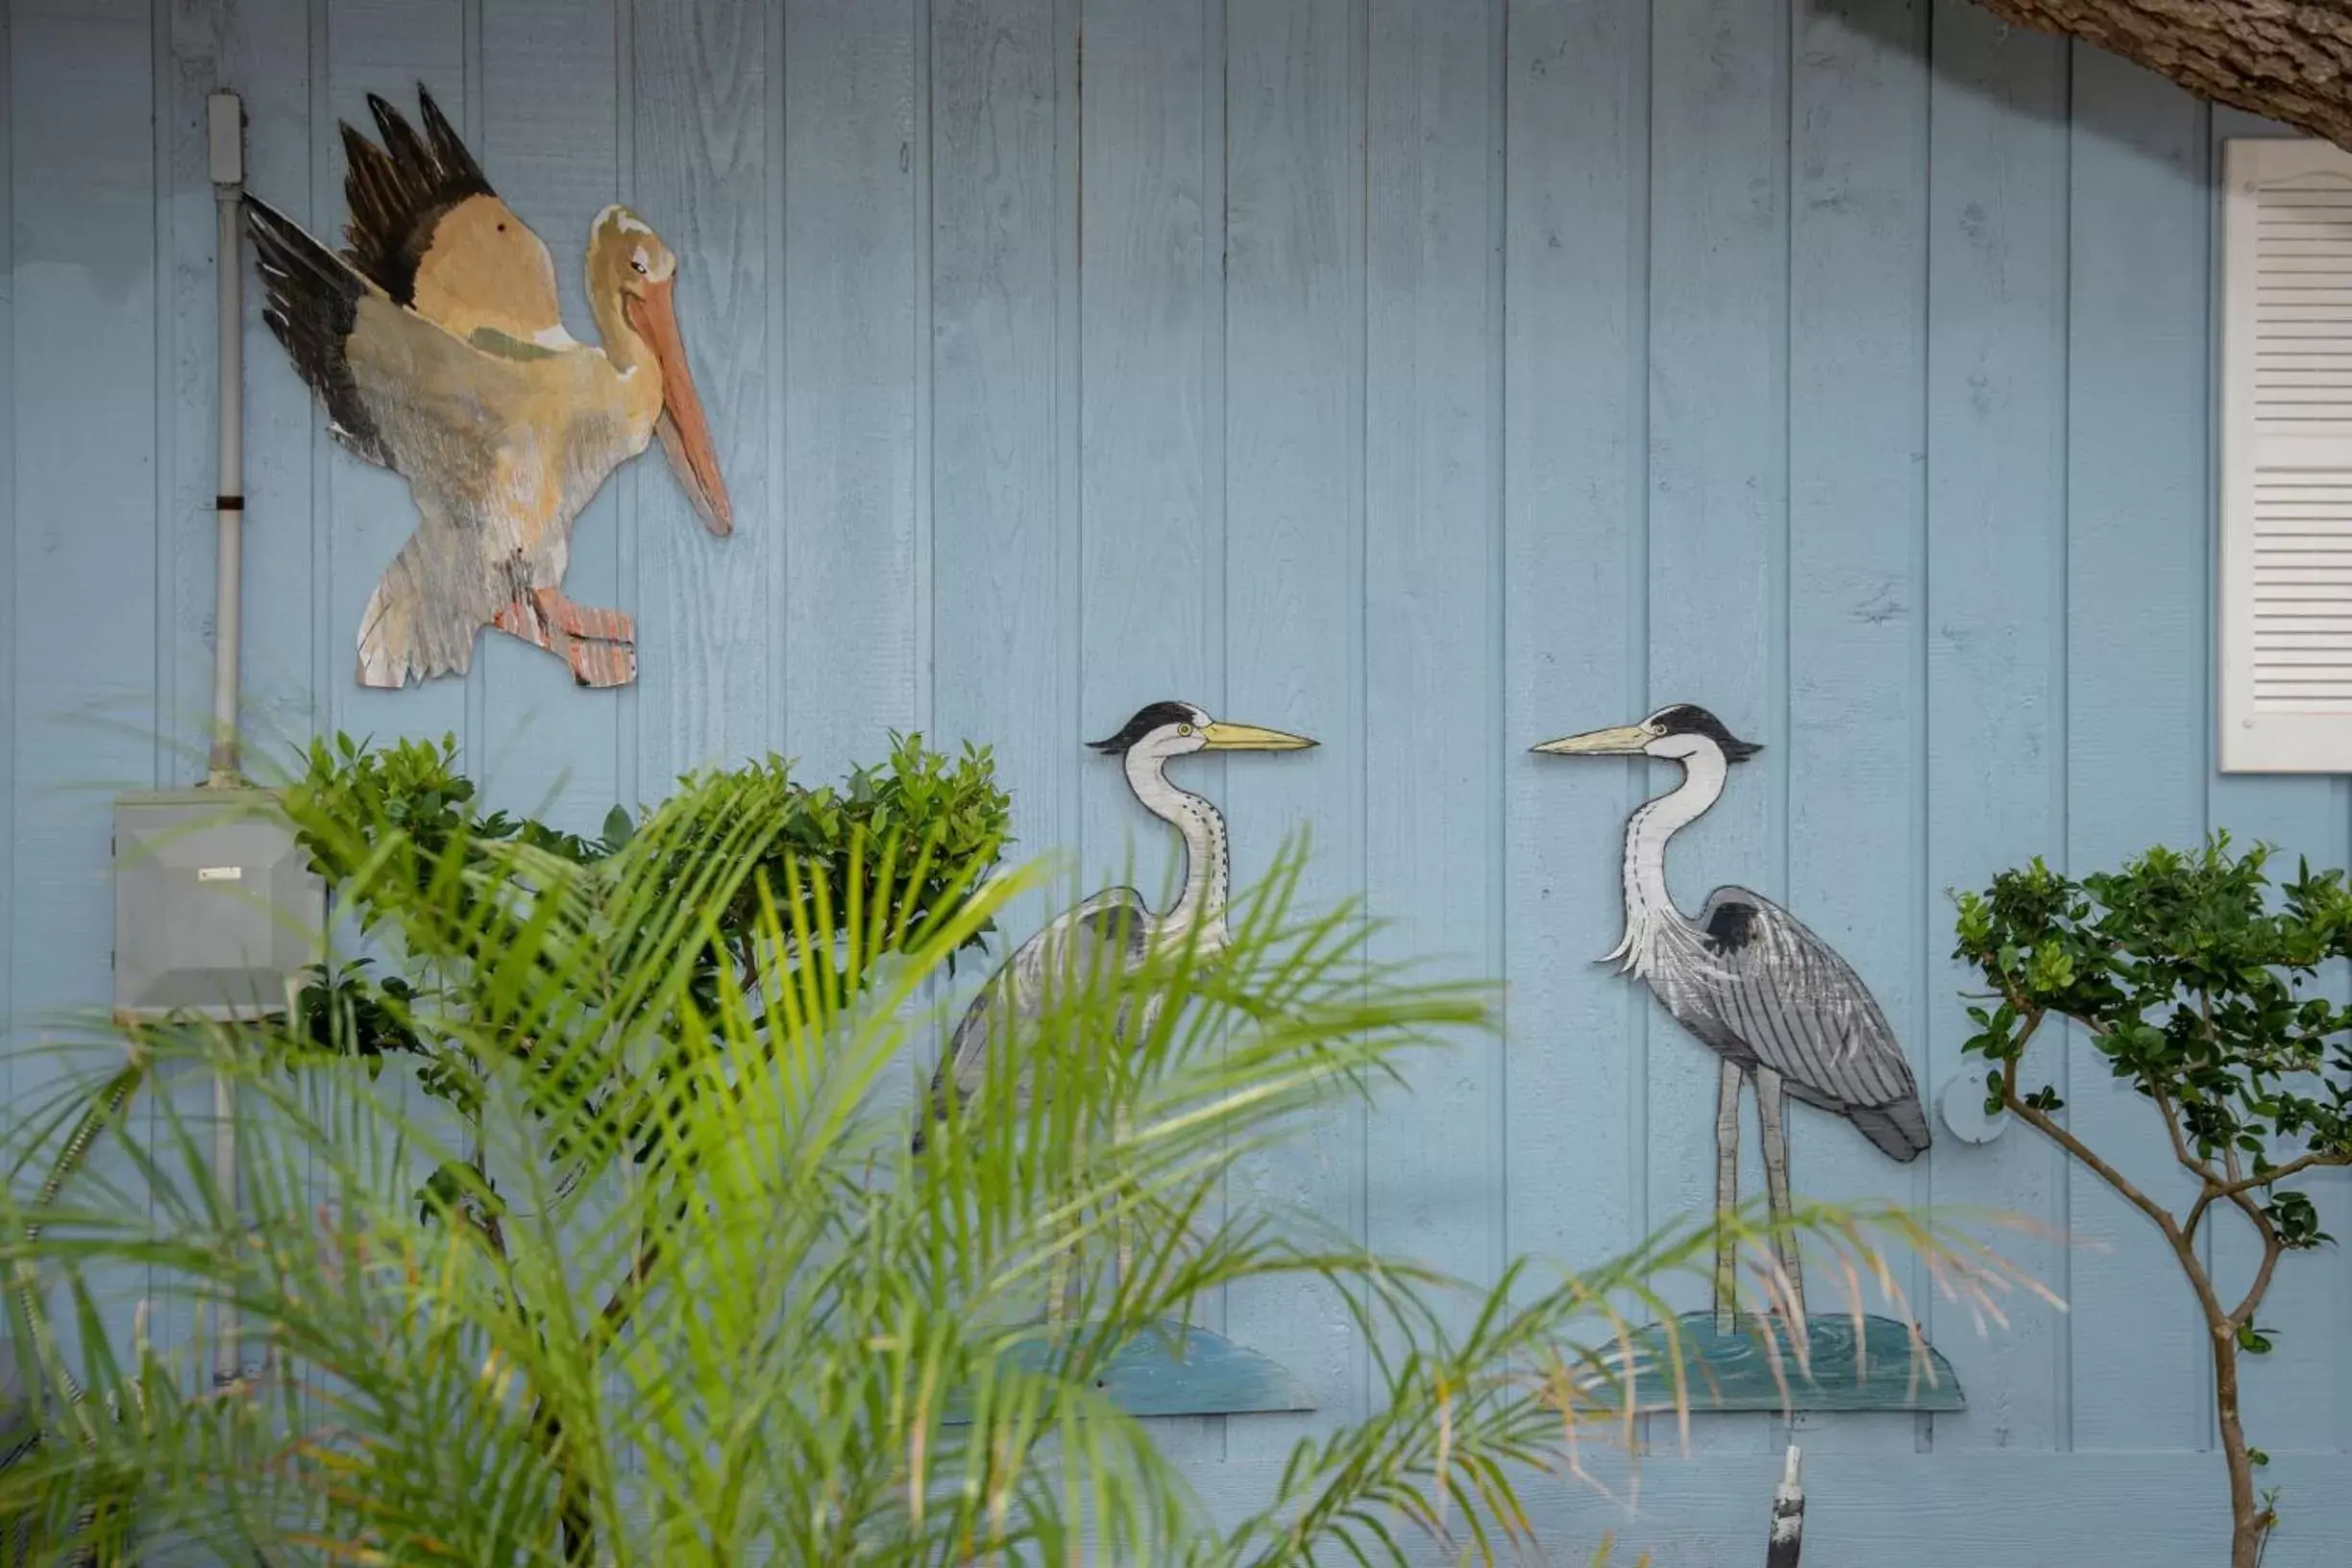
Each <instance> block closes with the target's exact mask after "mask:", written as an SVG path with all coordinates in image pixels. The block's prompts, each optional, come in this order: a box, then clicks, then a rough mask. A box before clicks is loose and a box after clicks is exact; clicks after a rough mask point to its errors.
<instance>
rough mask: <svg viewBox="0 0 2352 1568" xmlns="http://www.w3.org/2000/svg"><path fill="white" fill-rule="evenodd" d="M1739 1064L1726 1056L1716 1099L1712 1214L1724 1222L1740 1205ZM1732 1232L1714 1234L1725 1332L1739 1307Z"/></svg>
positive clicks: (1719, 1320) (1718, 1323)
mask: <svg viewBox="0 0 2352 1568" xmlns="http://www.w3.org/2000/svg"><path fill="white" fill-rule="evenodd" d="M1745 1076H1746V1074H1744V1073H1743V1072H1741V1070H1740V1066H1739V1064H1738V1063H1736V1062H1733V1061H1731V1060H1730V1059H1729V1058H1726V1059H1725V1061H1724V1065H1723V1078H1722V1080H1721V1082H1720V1084H1719V1086H1718V1088H1717V1090H1716V1099H1715V1215H1716V1219H1717V1222H1718V1223H1719V1224H1723V1223H1725V1222H1727V1220H1728V1219H1729V1217H1730V1213H1731V1211H1732V1210H1734V1209H1736V1208H1738V1207H1739V1102H1740V1080H1741V1079H1742V1078H1744V1077H1745ZM1736 1262H1737V1258H1736V1255H1735V1253H1734V1251H1733V1248H1732V1242H1731V1235H1730V1232H1729V1230H1728V1229H1725V1230H1723V1231H1721V1232H1719V1233H1718V1234H1717V1236H1716V1237H1715V1327H1716V1329H1717V1330H1718V1331H1719V1332H1721V1333H1724V1334H1729V1333H1730V1332H1731V1330H1732V1328H1733V1314H1734V1312H1735V1311H1736V1310H1737V1309H1738V1306H1739V1277H1738V1275H1737V1273H1736V1272H1735V1271H1734V1270H1735V1266H1736Z"/></svg>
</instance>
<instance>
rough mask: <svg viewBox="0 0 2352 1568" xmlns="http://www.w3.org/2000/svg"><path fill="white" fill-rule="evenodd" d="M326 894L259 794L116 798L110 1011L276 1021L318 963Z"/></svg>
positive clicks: (266, 796)
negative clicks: (292, 988) (293, 988)
mask: <svg viewBox="0 0 2352 1568" xmlns="http://www.w3.org/2000/svg"><path fill="white" fill-rule="evenodd" d="M326 924H327V890H326V886H325V884H324V883H322V882H321V881H320V880H319V878H318V877H317V875H316V874H315V873H313V872H312V871H311V870H310V866H309V857H308V856H307V855H306V854H305V853H304V851H303V849H302V847H301V846H300V845H297V844H296V843H295V842H294V829H293V824H292V823H290V822H288V821H286V818H285V814H284V813H283V811H282V810H281V809H280V807H279V803H278V797H277V796H276V795H275V794H273V793H272V792H270V791H267V790H241V789H202V790H167V791H161V792H159V793H156V794H152V795H126V796H119V797H118V798H117V799H116V800H115V802H114V1010H115V1012H116V1014H117V1015H118V1016H121V1017H135V1018H155V1017H166V1016H169V1015H173V1014H178V1015H181V1016H183V1017H205V1018H240V1017H257V1016H259V1015H261V1014H264V1013H281V1012H283V1011H284V1010H285V1007H286V993H287V988H288V987H289V985H291V984H293V983H295V982H296V981H297V980H298V978H299V976H300V974H301V971H302V970H303V969H304V968H307V967H308V966H310V965H312V964H315V963H317V962H318V961H319V955H320V952H321V950H322V943H323V940H324V938H323V933H324V932H325V930H326Z"/></svg>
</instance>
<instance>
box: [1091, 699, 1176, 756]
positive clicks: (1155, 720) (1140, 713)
mask: <svg viewBox="0 0 2352 1568" xmlns="http://www.w3.org/2000/svg"><path fill="white" fill-rule="evenodd" d="M1199 722H1200V710H1199V709H1197V708H1195V707H1193V706H1192V704H1191V703H1189V702H1152V703H1148V704H1146V705H1145V706H1143V707H1140V708H1138V709H1136V716H1135V717H1134V718H1133V719H1130V720H1128V721H1127V723H1126V726H1125V727H1124V728H1122V729H1121V730H1120V731H1119V732H1118V733H1117V734H1116V735H1114V736H1112V737H1111V738H1110V739H1108V740H1102V741H1089V742H1087V745H1089V746H1090V747H1093V748H1094V749H1095V750H1097V751H1104V752H1119V751H1124V750H1126V749H1127V748H1128V747H1131V746H1133V745H1135V744H1136V742H1138V741H1139V740H1141V739H1142V738H1143V737H1144V736H1146V735H1149V734H1150V733H1151V732H1152V731H1153V730H1155V729H1164V728H1166V727H1167V726H1168V725H1169V724H1191V723H1199Z"/></svg>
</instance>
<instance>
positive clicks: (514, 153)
mask: <svg viewBox="0 0 2352 1568" xmlns="http://www.w3.org/2000/svg"><path fill="white" fill-rule="evenodd" d="M618 54H619V40H618V37H616V29H615V25H614V15H613V0H481V112H480V116H479V117H480V122H481V126H482V137H481V140H482V145H481V146H480V147H478V148H477V149H476V156H477V157H478V158H479V159H481V161H482V166H483V168H484V169H485V170H486V171H487V172H488V174H489V176H490V183H491V184H492V185H494V186H496V187H497V189H498V193H499V194H500V195H501V196H502V197H504V198H505V200H506V204H507V205H508V206H509V207H511V208H514V209H515V211H516V212H517V213H518V214H519V215H520V216H521V217H522V219H523V221H524V222H525V223H527V224H529V225H530V227H531V228H532V230H533V231H534V232H536V233H537V234H538V235H539V237H540V239H541V240H543V241H545V242H546V244H547V247H548V251H549V254H550V255H551V256H552V257H553V258H554V261H555V282H556V288H557V291H558V296H559V298H560V299H561V301H562V304H563V317H564V325H565V326H566V327H567V328H568V329H570V331H572V333H573V335H575V336H576V337H578V338H580V339H581V340H582V341H592V340H593V339H594V338H595V335H596V331H595V323H594V321H593V320H592V319H591V318H590V317H589V314H588V300H587V290H586V281H585V266H584V258H585V257H586V254H587V244H588V233H589V229H590V226H591V225H593V224H594V223H595V221H596V217H597V214H598V213H599V212H600V211H602V210H603V209H604V208H605V207H607V206H608V205H610V204H611V203H612V202H613V201H615V200H617V199H618V197H619V195H620V166H619V164H620V153H619V135H620V133H619V126H618V122H617V117H616V114H615V107H614V90H613V88H614V84H615V80H616V77H617V74H618V71H619V60H618ZM692 286H693V284H692V282H691V281H689V282H686V283H685V284H683V285H682V287H681V292H684V291H685V290H686V289H690V288H691V287H692ZM687 347H688V351H689V352H690V353H695V352H697V351H698V350H700V348H701V347H702V345H701V343H700V342H699V341H690V342H689V343H688V345H687ZM697 368H698V369H699V368H700V367H699V364H698V365H697ZM639 462H640V463H641V464H643V465H646V466H650V467H651V468H653V469H655V470H656V471H660V470H662V468H663V466H664V463H663V458H662V455H661V448H660V444H659V443H658V442H656V443H655V444H654V445H653V446H652V447H650V448H649V449H648V450H647V453H646V455H645V456H644V457H643V458H641V459H639ZM730 478H731V476H730ZM619 481H620V474H619V473H618V472H616V474H615V475H614V477H613V478H611V479H607V480H606V481H605V484H604V487H603V488H602V489H601V490H600V491H599V492H598V493H597V496H596V499H595V500H593V501H592V502H589V503H588V506H587V508H586V509H585V510H584V511H582V512H581V513H580V515H579V517H578V518H577V519H576V521H575V522H574V524H573V526H572V559H571V565H570V567H569V568H568V569H567V570H566V571H565V573H564V592H565V593H567V594H569V595H570V596H571V597H572V598H573V599H574V600H576V601H577V602H579V603H581V604H587V605H592V606H597V607H600V608H601V607H611V608H617V609H621V610H625V611H626V612H628V613H629V614H631V615H640V610H641V606H640V605H638V604H637V603H636V602H635V600H634V596H633V593H632V592H629V591H625V590H624V588H623V586H622V584H621V582H620V574H619V561H620V490H621V484H620V482H619ZM630 588H631V589H632V590H633V588H634V585H633V584H632V585H630ZM638 633H639V636H640V638H641V639H645V638H646V637H647V628H646V626H645V624H644V621H643V618H642V616H641V615H640V619H639V623H638ZM639 651H640V659H641V661H642V660H644V659H657V660H658V659H666V658H671V657H674V655H675V652H676V641H675V639H674V637H672V636H669V635H667V634H666V632H664V631H663V630H660V629H657V630H656V632H655V634H654V635H653V637H652V638H651V639H650V640H649V641H646V642H645V643H644V646H642V647H641V649H640V650H639ZM477 657H478V658H479V659H480V660H481V662H482V672H483V694H482V713H483V720H484V723H483V730H482V734H481V735H480V737H479V738H478V742H477V747H476V748H477V750H478V752H479V753H480V754H479V755H478V757H477V758H476V767H477V769H478V774H477V776H478V777H479V778H480V779H481V780H482V782H483V784H484V787H485V790H486V791H487V793H488V795H489V797H490V798H491V799H492V800H494V801H495V802H497V803H498V804H499V805H502V806H505V807H508V808H510V809H513V810H518V811H526V812H530V813H533V814H534V815H541V816H544V817H545V818H546V819H547V820H549V821H553V822H555V823H557V824H558V825H560V826H563V827H568V828H573V829H576V830H592V829H594V828H596V827H597V826H598V825H600V823H601V822H602V821H603V818H604V814H605V813H606V812H607V811H609V810H610V809H611V808H612V805H613V803H614V802H615V801H616V800H618V799H619V798H620V781H619V780H618V779H617V778H616V777H615V770H616V766H617V762H616V749H617V748H616V745H615V734H616V729H617V726H618V723H619V709H620V703H621V700H622V698H621V695H620V693H619V692H618V691H601V692H600V691H589V690H587V689H585V688H582V687H580V686H578V685H577V684H576V683H575V682H574V681H573V679H572V673H571V671H570V670H569V669H567V668H566V667H565V665H564V662H563V660H562V659H560V658H557V657H556V656H554V655H553V654H551V653H548V652H545V651H543V650H542V649H536V648H532V647H530V646H528V645H527V644H525V643H522V642H518V641H516V640H515V639H514V638H511V637H503V636H498V637H489V636H486V637H484V638H483V639H482V647H481V650H480V652H479V653H478V655H477Z"/></svg>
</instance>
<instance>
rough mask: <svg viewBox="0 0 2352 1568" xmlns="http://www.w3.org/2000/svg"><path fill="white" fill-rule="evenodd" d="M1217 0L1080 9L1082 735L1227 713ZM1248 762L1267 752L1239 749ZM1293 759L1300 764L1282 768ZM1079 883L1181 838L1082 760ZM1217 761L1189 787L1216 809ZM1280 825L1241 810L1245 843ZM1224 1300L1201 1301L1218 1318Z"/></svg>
mask: <svg viewBox="0 0 2352 1568" xmlns="http://www.w3.org/2000/svg"><path fill="white" fill-rule="evenodd" d="M1225 10H1226V8H1225V0H1089V3H1088V4H1087V5H1086V6H1085V9H1084V12H1083V16H1084V29H1085V30H1084V33H1083V35H1082V38H1083V48H1084V51H1085V53H1084V55H1083V57H1082V61H1081V69H1082V70H1083V72H1084V81H1085V86H1084V89H1083V91H1082V93H1081V97H1080V113H1081V116H1082V119H1081V124H1080V129H1079V147H1080V149H1081V158H1082V163H1081V166H1080V169H1079V182H1080V188H1081V190H1082V191H1083V193H1084V195H1083V200H1082V203H1081V208H1080V211H1081V214H1082V217H1081V223H1080V229H1079V240H1078V243H1079V269H1080V275H1081V276H1082V277H1083V279H1084V280H1085V282H1084V284H1083V288H1084V293H1083V295H1082V297H1081V304H1080V311H1081V316H1080V325H1079V333H1080V337H1079V354H1080V368H1079V375H1080V379H1081V384H1082V386H1083V388H1084V399H1085V401H1084V403H1083V404H1082V407H1081V411H1080V422H1081V423H1080V442H1081V445H1080V456H1079V495H1080V498H1081V501H1080V504H1081V506H1082V508H1083V514H1082V515H1083V519H1084V521H1083V525H1082V526H1083V529H1084V532H1083V535H1082V538H1081V542H1080V582H1079V600H1080V606H1081V608H1080V624H1079V648H1078V660H1079V671H1080V674H1079V711H1080V713H1081V715H1082V718H1083V722H1084V723H1085V724H1086V725H1087V731H1086V736H1085V738H1086V739H1090V740H1091V739H1094V738H1097V737H1099V736H1102V735H1107V734H1110V733H1112V732H1113V731H1115V729H1117V728H1118V726H1119V725H1120V724H1122V723H1125V722H1126V720H1127V718H1128V716H1129V715H1131V714H1133V713H1134V712H1135V711H1136V710H1137V709H1138V708H1139V707H1141V706H1143V704H1145V703H1146V702H1153V701H1159V700H1164V699H1169V700H1179V701H1187V702H1196V703H1199V704H1200V705H1201V706H1203V707H1205V708H1207V709H1209V710H1210V711H1211V712H1215V711H1216V710H1218V709H1219V708H1221V707H1223V706H1224V705H1225V695H1226V694H1225V677H1224V663H1225V661H1224V634H1223V613H1224V598H1223V582H1222V576H1223V573H1222V568H1223V565H1224V554H1223V551H1224V543H1225V534H1224V521H1223V516H1222V512H1221V502H1222V500H1223V496H1224V485H1223V474H1222V470H1223V460H1224V417H1225V411H1224V406H1223V402H1222V392H1223V368H1224V359H1223V355H1224V346H1225V336H1224V325H1225V324H1224V317H1223V313H1222V309H1221V306H1222V290H1221V286H1220V279H1221V272H1222V264H1223V256H1224V233H1223V217H1224V200H1225V198H1224V179H1223V175H1224V163H1223V158H1224V145H1223V141H1222V138H1221V135H1220V129H1221V127H1222V125H1223V121H1224V111H1223V102H1222V93H1223V84H1224V69H1223V66H1224V55H1223V49H1224V37H1223V32H1222V28H1223V24H1224V17H1225ZM1244 760H1246V761H1251V762H1262V761H1267V760H1269V759H1263V758H1248V759H1244ZM1291 760H1295V759H1291ZM1088 761H1089V766H1088V768H1087V770H1086V772H1085V775H1084V783H1083V785H1082V787H1081V789H1082V800H1083V804H1082V805H1081V808H1080V813H1079V832H1080V843H1081V850H1082V863H1083V865H1084V866H1085V868H1086V876H1085V879H1084V880H1085V885H1086V886H1087V887H1089V888H1094V887H1102V886H1105V885H1107V884H1109V883H1110V882H1112V881H1114V880H1120V881H1128V882H1131V883H1132V884H1133V885H1134V886H1136V887H1137V888H1139V889H1140V890H1141V891H1142V893H1143V894H1144V896H1145V897H1146V898H1147V899H1149V900H1150V901H1151V902H1152V903H1153V905H1154V906H1155V907H1164V903H1165V900H1166V899H1167V898H1168V897H1170V896H1172V889H1173V885H1174V884H1173V881H1172V878H1173V876H1174V874H1175V858H1176V849H1177V845H1176V841H1175V839H1174V836H1173V835H1172V834H1171V833H1170V832H1169V831H1168V830H1167V829H1166V828H1165V827H1164V826H1163V825H1162V824H1161V823H1159V822H1157V821H1152V820H1151V819H1150V818H1148V817H1146V816H1145V815H1144V814H1143V813H1142V812H1141V811H1140V810H1139V808H1138V807H1137V805H1136V803H1135V801H1134V799H1133V798H1132V797H1131V796H1130V795H1129V794H1128V791H1127V788H1126V786H1125V784H1124V783H1123V782H1122V781H1121V780H1120V778H1119V774H1118V769H1117V767H1116V765H1115V762H1113V761H1111V760H1110V759H1104V758H1090V759H1088ZM1226 776H1227V770H1226V769H1225V768H1224V767H1223V766H1222V765H1221V764H1220V763H1217V762H1213V761H1211V762H1200V761H1195V762H1194V763H1193V764H1192V765H1191V766H1190V767H1188V768H1187V769H1185V770H1184V780H1183V781H1184V783H1185V785H1186V787H1187V788H1189V789H1194V790H1199V791H1202V792H1203V793H1205V794H1208V795H1210V796H1213V797H1214V798H1217V799H1219V800H1222V799H1224V798H1225V793H1224V787H1223V786H1224V783H1225V779H1226ZM1280 832H1281V827H1280V824H1269V823H1259V822H1251V821H1234V823H1233V833H1234V840H1235V845H1236V847H1237V848H1241V849H1245V850H1246V849H1252V848H1255V847H1257V846H1261V845H1264V844H1267V843H1270V842H1272V841H1273V840H1274V838H1276V837H1277V836H1279V834H1280ZM1222 1309H1223V1304H1222V1302H1221V1301H1219V1302H1210V1303H1205V1304H1203V1310H1202V1311H1200V1312H1199V1314H1198V1316H1199V1317H1200V1319H1201V1320H1203V1322H1204V1324H1205V1326H1207V1327H1210V1328H1213V1329H1217V1328H1221V1327H1222V1326H1223V1311H1222ZM1224 1425H1225V1423H1224V1422H1223V1420H1222V1419H1220V1418H1214V1417H1212V1418H1205V1419H1203V1418H1186V1419H1183V1420H1178V1421H1169V1422H1165V1423H1162V1424H1160V1431H1161V1435H1162V1436H1163V1438H1164V1441H1165V1442H1166V1443H1167V1445H1168V1449H1169V1452H1171V1453H1173V1454H1175V1455H1177V1456H1179V1457H1180V1458H1185V1459H1189V1460H1193V1461H1196V1462H1198V1461H1205V1460H1209V1459H1213V1458H1217V1457H1218V1456H1219V1455H1221V1453H1222V1451H1223V1428H1224Z"/></svg>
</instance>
